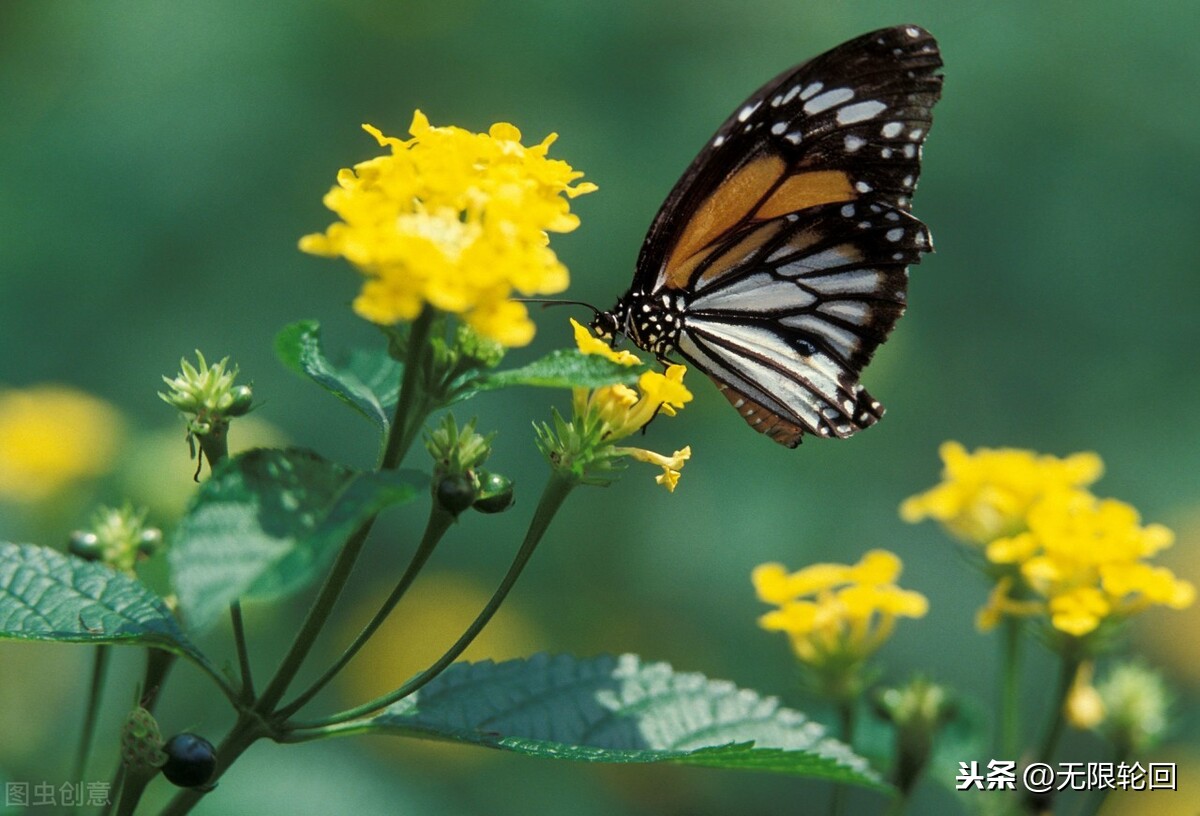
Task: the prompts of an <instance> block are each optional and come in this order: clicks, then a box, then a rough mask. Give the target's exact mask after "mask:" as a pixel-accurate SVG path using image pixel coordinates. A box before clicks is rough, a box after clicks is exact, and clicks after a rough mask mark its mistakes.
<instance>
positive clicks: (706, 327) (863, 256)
mask: <svg viewBox="0 0 1200 816" xmlns="http://www.w3.org/2000/svg"><path fill="white" fill-rule="evenodd" d="M751 247H752V248H751ZM748 248H749V252H748V253H747V249H748ZM929 249H930V239H929V232H928V230H927V229H926V228H925V225H924V224H922V223H921V222H920V221H919V220H917V219H916V218H914V217H913V216H911V215H909V214H908V213H907V212H905V211H904V210H901V209H898V208H895V207H890V206H888V205H886V204H883V203H881V202H879V201H870V202H861V201H860V202H852V203H846V204H827V205H823V206H821V207H818V208H815V209H814V210H809V211H807V212H805V213H804V214H803V217H800V216H799V215H796V214H790V215H788V216H784V217H781V218H777V219H773V220H771V221H768V222H766V223H762V224H756V225H754V226H753V227H751V228H749V229H747V230H745V231H744V233H742V234H739V235H735V236H734V237H733V238H732V239H731V240H730V241H729V242H728V243H727V245H726V246H725V247H722V248H719V249H718V250H716V251H715V252H714V253H713V257H712V258H711V259H710V260H709V268H720V269H721V274H718V275H711V276H706V275H705V274H704V270H700V273H699V274H698V275H697V277H696V283H695V287H694V291H692V292H691V293H690V294H689V296H688V300H687V301H686V306H685V315H684V318H683V326H682V329H681V332H680V335H679V339H678V341H677V350H678V351H679V353H680V354H681V355H683V356H684V357H685V358H686V359H687V360H688V361H690V362H691V363H692V364H693V365H694V366H696V367H697V368H699V369H701V370H702V371H704V372H705V373H706V374H707V375H708V376H709V377H710V378H712V379H713V381H714V382H716V384H717V386H718V387H719V388H720V389H721V390H722V392H723V393H724V394H725V396H726V397H727V398H728V399H729V401H730V402H731V403H732V404H733V406H734V407H735V408H737V409H738V411H739V412H740V413H741V414H742V415H743V417H744V418H745V419H746V421H747V422H748V423H749V424H750V425H751V426H753V427H754V428H755V429H756V430H759V431H762V432H763V433H766V434H767V435H768V436H770V437H772V438H773V439H775V440H776V441H778V442H780V443H782V444H785V445H788V446H789V447H794V446H795V445H797V444H799V442H800V440H801V437H802V436H803V434H804V433H811V434H816V435H818V436H824V437H837V438H843V437H847V436H850V435H851V434H853V433H854V432H855V431H858V430H861V429H862V428H866V427H868V426H869V425H872V424H874V423H875V421H876V420H877V419H879V417H880V416H882V414H883V406H881V405H880V404H879V403H878V402H877V401H876V400H875V399H873V398H872V397H871V395H870V394H869V393H867V391H866V390H865V389H864V388H863V386H862V385H861V384H860V383H859V375H860V373H861V371H862V369H863V367H864V366H866V364H867V363H868V362H869V361H870V359H871V357H872V355H873V354H874V352H875V349H876V348H877V347H878V346H879V345H880V344H881V343H882V342H883V341H884V339H885V338H886V337H887V335H888V332H890V331H891V329H892V326H893V325H894V324H895V322H896V321H897V320H898V319H899V317H900V315H901V314H903V312H904V303H905V291H906V286H907V282H908V271H907V268H906V267H907V266H908V264H911V263H915V262H916V261H918V260H919V259H920V255H921V253H922V252H927V251H929Z"/></svg>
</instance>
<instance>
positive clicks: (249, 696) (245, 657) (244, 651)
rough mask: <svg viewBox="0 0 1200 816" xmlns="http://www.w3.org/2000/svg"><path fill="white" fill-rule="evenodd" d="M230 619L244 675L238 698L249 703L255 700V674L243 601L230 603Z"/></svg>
mask: <svg viewBox="0 0 1200 816" xmlns="http://www.w3.org/2000/svg"><path fill="white" fill-rule="evenodd" d="M229 621H230V624H231V625H232V626H233V642H234V643H235V644H236V645H237V656H238V667H239V668H240V670H241V675H242V689H241V692H240V693H239V694H238V698H239V699H240V700H241V701H242V702H243V703H245V704H247V705H249V704H250V703H252V702H254V675H253V673H252V672H251V670H250V649H249V647H248V646H247V645H246V626H245V624H244V623H243V621H242V603H241V601H238V600H236V599H235V600H234V601H233V602H231V603H230V604H229Z"/></svg>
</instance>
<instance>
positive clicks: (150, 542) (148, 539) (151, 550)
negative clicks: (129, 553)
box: [137, 527, 163, 558]
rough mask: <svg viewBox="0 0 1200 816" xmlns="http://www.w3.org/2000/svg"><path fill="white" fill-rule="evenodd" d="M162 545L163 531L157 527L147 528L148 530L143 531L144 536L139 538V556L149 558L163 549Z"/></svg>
mask: <svg viewBox="0 0 1200 816" xmlns="http://www.w3.org/2000/svg"><path fill="white" fill-rule="evenodd" d="M162 543H163V534H162V530H160V529H158V528H157V527H147V528H146V529H144V530H142V534H141V535H140V536H138V542H137V550H138V555H139V556H141V557H143V558H149V557H150V556H152V555H154V554H155V553H156V552H158V551H159V549H161V548H162Z"/></svg>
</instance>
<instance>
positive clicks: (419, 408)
mask: <svg viewBox="0 0 1200 816" xmlns="http://www.w3.org/2000/svg"><path fill="white" fill-rule="evenodd" d="M433 318H434V311H433V310H432V309H429V308H426V309H425V310H424V311H423V312H421V314H420V316H419V317H418V318H417V319H416V320H415V321H414V322H413V325H412V330H411V331H410V332H409V337H408V353H407V357H406V360H405V364H404V377H403V381H402V382H401V384H400V399H399V401H398V402H397V403H396V413H395V416H394V419H393V421H392V427H391V429H390V430H389V431H388V439H387V444H386V445H385V448H384V454H383V457H382V459H381V461H380V468H381V469H382V470H392V469H394V468H396V466H398V465H399V464H400V461H401V460H402V459H403V458H404V454H405V453H407V452H408V448H409V447H410V446H411V445H412V442H413V440H414V439H415V438H416V436H417V432H418V431H419V430H420V428H421V426H422V425H423V424H424V422H425V417H426V415H427V414H428V411H429V407H430V406H429V402H428V399H427V397H426V396H425V390H424V388H423V386H424V382H423V381H422V380H423V378H421V379H419V378H418V374H419V373H421V372H422V371H423V370H424V369H425V368H426V361H427V360H428V358H429V348H428V345H429V343H428V340H429V332H430V327H431V326H432V324H433ZM418 391H419V392H420V394H418ZM374 523H375V517H374V516H372V517H371V518H370V519H368V520H367V521H366V522H365V523H364V524H363V525H362V526H361V527H359V528H358V529H357V530H355V531H354V533H353V535H351V536H350V538H349V539H348V540H347V541H346V543H345V545H343V546H342V550H341V552H339V553H338V556H337V559H336V560H335V561H334V563H333V568H332V569H331V570H330V571H329V574H328V575H327V576H326V577H325V583H324V584H322V585H321V590H320V592H318V593H317V597H316V600H314V601H313V605H312V606H311V607H310V608H309V610H308V615H307V616H306V617H305V619H304V623H303V624H302V625H301V627H300V631H299V632H297V633H296V638H295V639H294V640H293V641H292V645H291V648H290V649H288V653H287V654H286V655H285V656H284V658H283V661H282V662H281V663H280V664H279V668H278V669H276V671H275V676H274V677H272V678H271V680H270V682H269V683H268V684H267V687H266V689H264V690H263V693H262V696H261V697H259V698H258V701H257V702H256V703H255V706H254V708H255V711H257V712H259V713H260V715H264V716H270V715H271V714H272V713H273V712H274V708H275V706H276V705H278V704H279V701H280V700H281V699H282V698H283V695H284V694H286V693H287V689H288V685H289V684H290V683H291V682H292V680H293V679H294V678H295V677H296V673H297V672H298V671H300V666H301V665H302V664H303V663H304V659H305V658H306V657H308V653H309V652H310V651H311V650H312V647H313V645H314V644H315V643H316V640H317V635H319V634H320V633H321V629H322V628H323V627H324V626H325V622H326V621H327V620H328V619H329V614H330V613H331V612H332V611H333V607H334V605H335V604H336V603H337V600H338V598H339V597H341V594H342V590H343V589H344V588H345V586H346V581H347V580H348V579H349V578H350V573H351V571H353V569H354V563H355V562H356V561H357V560H358V555H359V553H360V552H362V548H363V544H364V543H365V542H366V540H367V535H368V534H369V533H370V532H371V527H372V525H374Z"/></svg>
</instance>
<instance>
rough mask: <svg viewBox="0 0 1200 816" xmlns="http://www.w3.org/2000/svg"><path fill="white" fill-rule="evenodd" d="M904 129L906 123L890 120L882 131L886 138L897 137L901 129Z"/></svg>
mask: <svg viewBox="0 0 1200 816" xmlns="http://www.w3.org/2000/svg"><path fill="white" fill-rule="evenodd" d="M902 130H904V125H902V124H900V123H899V122H888V123H887V124H886V125H884V126H883V130H882V131H881V132H882V133H883V135H884V137H885V138H888V139H895V138H896V137H897V136H899V135H900V131H902Z"/></svg>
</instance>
